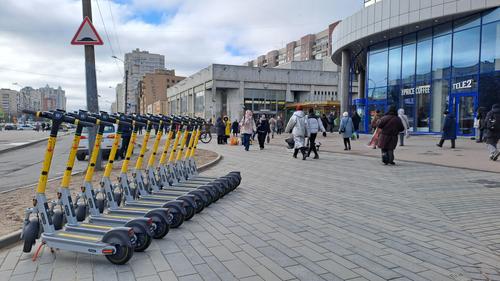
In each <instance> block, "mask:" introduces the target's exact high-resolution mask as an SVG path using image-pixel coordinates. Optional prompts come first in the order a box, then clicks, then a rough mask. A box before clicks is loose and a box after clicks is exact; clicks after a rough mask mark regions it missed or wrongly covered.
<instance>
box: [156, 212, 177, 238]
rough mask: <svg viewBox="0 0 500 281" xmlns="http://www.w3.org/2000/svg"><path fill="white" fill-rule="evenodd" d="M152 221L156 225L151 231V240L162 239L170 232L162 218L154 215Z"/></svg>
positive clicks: (168, 226)
mask: <svg viewBox="0 0 500 281" xmlns="http://www.w3.org/2000/svg"><path fill="white" fill-rule="evenodd" d="M174 217H175V216H174ZM152 219H153V222H154V223H155V225H156V228H155V229H154V231H153V238H154V239H162V238H163V237H165V236H166V235H167V233H168V232H169V231H170V225H169V224H168V223H167V221H166V220H165V219H163V217H161V216H159V215H154V216H153V217H152Z"/></svg>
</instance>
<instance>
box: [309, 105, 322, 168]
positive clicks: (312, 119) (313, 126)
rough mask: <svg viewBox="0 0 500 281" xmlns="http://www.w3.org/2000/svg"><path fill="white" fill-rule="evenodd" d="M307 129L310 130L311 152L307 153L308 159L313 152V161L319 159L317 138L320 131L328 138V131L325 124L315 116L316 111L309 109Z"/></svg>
mask: <svg viewBox="0 0 500 281" xmlns="http://www.w3.org/2000/svg"><path fill="white" fill-rule="evenodd" d="M323 115H324V114H323ZM325 117H326V116H325ZM307 127H308V128H309V150H308V151H307V157H309V156H311V151H312V152H314V158H313V159H319V155H318V150H317V149H316V137H317V136H318V132H320V131H321V132H323V136H326V130H325V126H323V122H322V121H321V119H320V118H319V117H318V116H316V114H314V109H312V108H310V109H309V114H308V115H307Z"/></svg>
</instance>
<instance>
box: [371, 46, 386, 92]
mask: <svg viewBox="0 0 500 281" xmlns="http://www.w3.org/2000/svg"><path fill="white" fill-rule="evenodd" d="M368 67H369V71H368V85H369V87H371V88H376V87H382V86H387V50H384V51H379V52H378V53H374V54H373V53H370V57H369V66H368Z"/></svg>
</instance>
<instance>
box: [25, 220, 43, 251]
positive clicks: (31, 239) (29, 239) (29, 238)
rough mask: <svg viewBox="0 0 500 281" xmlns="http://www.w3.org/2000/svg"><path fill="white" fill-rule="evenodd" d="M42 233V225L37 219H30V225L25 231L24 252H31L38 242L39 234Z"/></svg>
mask: <svg viewBox="0 0 500 281" xmlns="http://www.w3.org/2000/svg"><path fill="white" fill-rule="evenodd" d="M39 231H40V223H39V222H38V220H37V219H30V221H29V222H28V225H26V227H25V228H24V231H23V240H24V244H23V252H25V253H29V252H31V248H33V245H34V244H35V242H36V238H37V237H38V232H39Z"/></svg>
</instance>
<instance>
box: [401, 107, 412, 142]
mask: <svg viewBox="0 0 500 281" xmlns="http://www.w3.org/2000/svg"><path fill="white" fill-rule="evenodd" d="M398 116H399V118H401V122H403V127H405V130H404V131H402V132H401V133H399V146H405V137H408V136H409V132H408V130H409V129H410V121H409V120H408V116H406V114H405V110H404V109H402V108H400V109H398Z"/></svg>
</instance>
